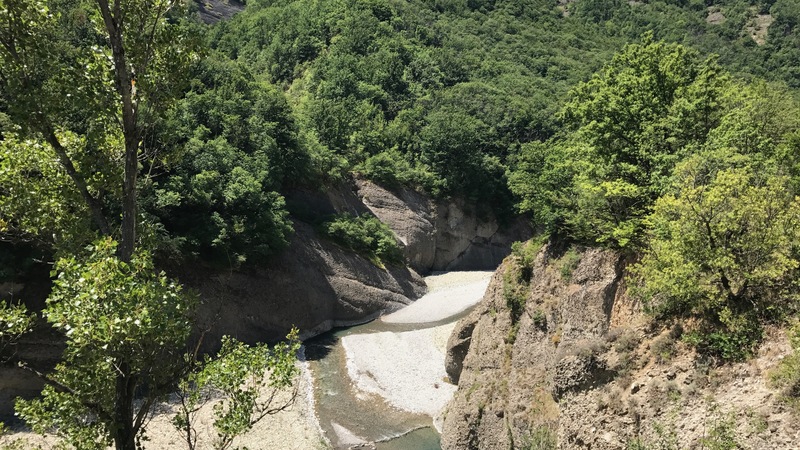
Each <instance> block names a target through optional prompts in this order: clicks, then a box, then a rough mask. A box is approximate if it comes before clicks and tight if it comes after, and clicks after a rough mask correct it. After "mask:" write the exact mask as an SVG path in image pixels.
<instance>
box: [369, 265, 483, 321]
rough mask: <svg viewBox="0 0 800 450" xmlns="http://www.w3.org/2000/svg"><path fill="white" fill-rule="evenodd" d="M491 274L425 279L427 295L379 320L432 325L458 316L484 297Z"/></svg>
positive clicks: (454, 275)
mask: <svg viewBox="0 0 800 450" xmlns="http://www.w3.org/2000/svg"><path fill="white" fill-rule="evenodd" d="M492 273H493V272H449V273H444V274H437V275H432V276H429V277H426V278H425V282H426V283H427V284H428V287H429V291H428V293H427V294H425V295H424V296H423V297H421V298H420V299H418V300H417V301H415V302H414V303H412V304H411V305H409V306H407V307H405V308H403V309H401V310H399V311H397V312H394V313H392V314H388V315H386V316H383V317H382V318H381V320H382V321H384V322H386V323H409V324H413V323H432V322H441V321H444V320H447V319H448V318H451V317H453V316H457V315H458V314H460V313H462V312H464V311H466V310H467V309H469V308H471V307H472V306H475V305H476V304H477V303H478V302H479V301H480V300H481V298H482V297H483V293H484V292H485V291H486V287H487V286H489V280H490V279H491V277H492Z"/></svg>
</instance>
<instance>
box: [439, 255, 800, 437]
mask: <svg viewBox="0 0 800 450" xmlns="http://www.w3.org/2000/svg"><path fill="white" fill-rule="evenodd" d="M534 255H535V258H532V261H530V262H529V263H528V264H527V265H526V264H523V263H522V262H521V258H520V257H509V258H508V259H507V260H506V261H505V262H504V263H503V265H502V266H501V267H500V268H499V269H498V270H497V272H496V273H495V275H494V278H493V280H492V283H491V284H490V285H489V288H488V289H487V292H486V295H485V297H484V299H483V300H482V301H481V303H480V304H479V306H478V307H477V308H476V309H475V310H473V312H472V313H471V314H470V315H469V316H468V317H466V318H464V319H463V320H461V321H460V322H459V324H458V325H457V326H456V328H455V330H454V332H453V335H452V336H451V337H450V341H449V343H448V359H447V370H448V374H449V376H450V377H451V379H453V380H456V381H457V383H458V391H457V392H456V394H455V397H454V398H453V400H452V401H451V403H450V404H449V406H448V407H447V409H446V413H445V420H444V425H443V433H442V444H443V448H444V449H445V450H451V449H514V448H520V449H529V448H537V449H538V448H553V447H552V445H553V444H554V443H557V448H562V449H573V448H575V449H578V448H591V449H609V450H610V449H628V448H664V449H672V448H753V449H796V448H798V443H800V433H799V432H798V427H797V423H798V422H797V417H796V416H793V414H792V412H791V411H790V410H789V409H788V408H787V407H786V406H785V405H784V404H783V403H782V402H781V400H780V395H779V394H778V392H776V391H775V390H774V389H772V388H770V385H769V381H768V378H769V377H768V373H769V372H770V371H771V370H773V369H774V367H776V366H777V364H778V363H779V361H780V360H781V358H783V357H784V356H785V355H786V354H788V352H789V351H790V349H789V346H788V343H787V341H786V338H785V336H784V335H783V334H782V333H781V332H780V331H779V330H773V331H772V332H771V333H770V336H769V337H768V339H767V340H766V343H765V344H764V345H763V346H762V349H761V351H760V353H759V354H758V355H757V357H756V358H754V359H753V360H751V361H749V362H746V363H740V364H732V365H723V366H720V365H717V364H715V363H714V361H710V360H708V359H705V358H702V357H699V356H698V355H697V354H695V353H694V352H693V351H691V350H690V349H689V348H688V347H686V346H685V345H684V344H683V343H682V342H681V341H680V333H681V328H680V327H677V326H676V327H671V328H670V327H668V328H664V327H663V326H662V325H659V324H655V323H653V322H652V321H651V319H650V318H649V317H648V316H647V315H645V314H644V313H643V312H642V309H641V306H640V305H639V304H637V302H635V301H634V300H633V299H632V298H631V297H629V296H628V295H627V290H626V286H625V267H626V261H625V260H624V258H623V257H622V256H621V255H619V254H617V253H614V252H611V251H603V250H598V249H583V250H580V251H575V250H570V251H567V252H565V251H564V249H557V248H554V247H553V246H545V247H544V248H542V249H541V250H540V251H539V252H538V253H534ZM528 280H529V281H528ZM520 299H522V301H521V302H520ZM515 302H516V303H515ZM514 305H521V306H519V307H516V306H514ZM515 309H516V311H515ZM515 316H518V317H515ZM726 442H727V443H735V444H736V445H738V447H730V446H729V447H725V446H716V447H714V446H713V445H717V444H719V445H723V444H725V443H726ZM635 444H640V445H641V446H640V447H630V446H631V445H635ZM703 446H704V447H703Z"/></svg>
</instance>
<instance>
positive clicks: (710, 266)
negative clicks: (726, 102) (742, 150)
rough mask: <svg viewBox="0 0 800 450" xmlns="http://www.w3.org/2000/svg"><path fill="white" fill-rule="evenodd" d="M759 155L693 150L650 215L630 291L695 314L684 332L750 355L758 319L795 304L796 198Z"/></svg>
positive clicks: (738, 355)
mask: <svg viewBox="0 0 800 450" xmlns="http://www.w3.org/2000/svg"><path fill="white" fill-rule="evenodd" d="M777 171H778V169H777V168H776V167H774V166H771V165H769V164H761V163H759V162H758V160H757V159H756V158H753V157H750V156H746V155H741V154H736V153H731V152H730V151H727V150H726V151H720V152H709V153H705V154H699V155H695V156H693V157H691V158H688V159H687V160H686V161H684V162H683V163H681V164H680V165H678V167H677V168H676V171H675V176H674V179H675V182H674V183H675V185H674V192H673V193H671V194H668V195H665V196H663V197H661V198H660V199H659V200H658V201H657V202H656V204H655V206H654V213H653V214H652V215H651V216H650V219H649V221H650V224H651V239H650V245H649V248H648V250H647V251H646V252H645V255H644V257H643V258H642V260H641V262H640V263H639V264H637V265H635V266H634V267H633V268H632V272H633V273H634V274H635V276H636V277H637V280H635V282H634V285H635V286H634V289H633V292H634V295H637V296H639V297H640V298H642V299H643V300H644V301H645V302H646V305H648V307H649V308H650V309H651V311H652V312H653V313H655V315H656V316H657V317H659V318H669V317H693V318H696V319H699V324H698V326H697V327H696V328H695V329H692V330H688V331H690V333H689V334H688V335H687V338H686V340H687V342H689V343H691V344H693V345H696V346H697V347H698V348H699V349H700V350H704V351H707V352H710V353H714V354H717V355H719V356H721V357H723V358H724V359H729V360H730V359H743V358H745V357H747V356H749V355H750V354H751V353H752V351H753V350H754V349H755V347H756V345H757V344H758V342H759V340H760V339H761V334H762V332H761V329H762V323H763V322H764V321H767V320H774V319H780V318H781V317H783V316H786V315H789V314H792V313H793V312H795V311H796V306H795V304H794V301H793V299H794V298H796V297H795V296H796V294H797V286H796V283H795V281H794V280H795V279H796V276H797V268H798V265H799V264H800V262H798V259H797V254H798V247H797V245H798V244H797V243H798V241H799V240H800V221H798V217H800V203H798V200H797V199H796V198H795V196H794V194H793V193H792V191H791V189H790V188H789V187H788V186H789V180H788V178H787V177H785V176H781V175H779V174H778V173H776V172H777Z"/></svg>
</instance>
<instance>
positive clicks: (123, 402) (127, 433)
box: [109, 361, 138, 450]
mask: <svg viewBox="0 0 800 450" xmlns="http://www.w3.org/2000/svg"><path fill="white" fill-rule="evenodd" d="M117 369H118V372H117V380H116V386H115V390H114V396H115V398H114V423H113V424H109V425H110V426H112V427H116V429H115V430H113V431H112V434H113V436H114V448H115V449H116V450H136V432H137V431H138V430H136V429H135V427H134V425H133V397H134V393H135V392H134V387H135V385H136V383H135V382H134V380H133V377H132V376H131V373H130V372H131V369H130V366H129V365H128V363H127V362H125V361H121V362H119V363H118V367H117Z"/></svg>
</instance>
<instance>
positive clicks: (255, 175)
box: [145, 58, 310, 265]
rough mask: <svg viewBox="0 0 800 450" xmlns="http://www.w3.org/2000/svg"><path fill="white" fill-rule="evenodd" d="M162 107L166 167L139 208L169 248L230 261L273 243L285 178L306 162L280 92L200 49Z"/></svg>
mask: <svg viewBox="0 0 800 450" xmlns="http://www.w3.org/2000/svg"><path fill="white" fill-rule="evenodd" d="M195 76H196V78H194V79H193V80H192V82H191V85H192V87H191V90H190V91H189V92H187V93H186V95H185V97H184V98H183V99H182V100H181V101H180V102H179V103H178V104H177V105H176V107H175V108H174V109H173V110H172V111H171V112H170V114H169V115H168V117H167V120H165V122H164V123H163V124H162V126H161V127H162V128H163V130H161V131H160V133H159V136H160V137H162V138H163V139H165V140H167V143H166V144H164V143H163V142H162V145H165V146H166V148H167V149H169V150H168V151H167V152H165V153H166V155H167V159H166V168H167V170H168V171H167V173H165V174H163V175H160V176H156V177H155V178H154V179H153V182H152V184H151V185H148V186H147V187H148V189H147V194H146V197H145V204H146V208H147V209H148V210H149V211H150V212H151V213H152V214H154V215H155V216H157V217H158V218H159V220H160V222H161V223H163V224H164V226H165V227H166V230H167V231H168V232H169V234H170V236H171V237H172V239H175V240H177V241H179V243H180V245H179V246H178V250H179V251H181V252H185V253H190V254H194V255H196V256H202V257H204V258H205V259H207V260H215V261H224V262H225V263H232V264H233V265H239V264H240V263H242V262H244V261H247V260H252V261H258V260H260V259H261V260H263V259H264V258H266V257H268V256H270V255H272V254H274V253H275V252H277V251H279V250H282V249H283V248H284V247H285V246H286V245H287V236H288V235H289V234H290V233H291V232H292V228H291V224H290V222H289V219H288V217H287V212H286V210H285V205H284V200H283V197H282V196H281V195H280V194H279V193H278V192H277V190H278V189H280V188H281V187H283V186H284V185H287V184H291V183H296V182H298V181H299V180H302V179H303V178H304V177H306V172H307V170H308V165H309V164H310V162H309V159H308V154H307V153H306V152H305V151H304V149H303V148H302V147H301V145H300V143H299V142H298V137H297V127H296V125H295V123H294V120H293V118H292V115H291V111H290V109H289V105H288V104H287V103H286V100H285V98H284V96H283V94H282V93H280V92H278V91H277V90H276V89H275V88H274V87H272V86H271V85H269V84H267V83H259V82H257V81H255V80H254V79H253V77H252V75H250V74H249V73H248V71H247V70H246V69H245V68H244V67H242V66H241V65H239V64H236V63H233V62H230V61H224V60H218V59H215V58H209V59H207V60H205V61H204V62H202V63H200V64H198V66H197V67H196V69H195Z"/></svg>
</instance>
